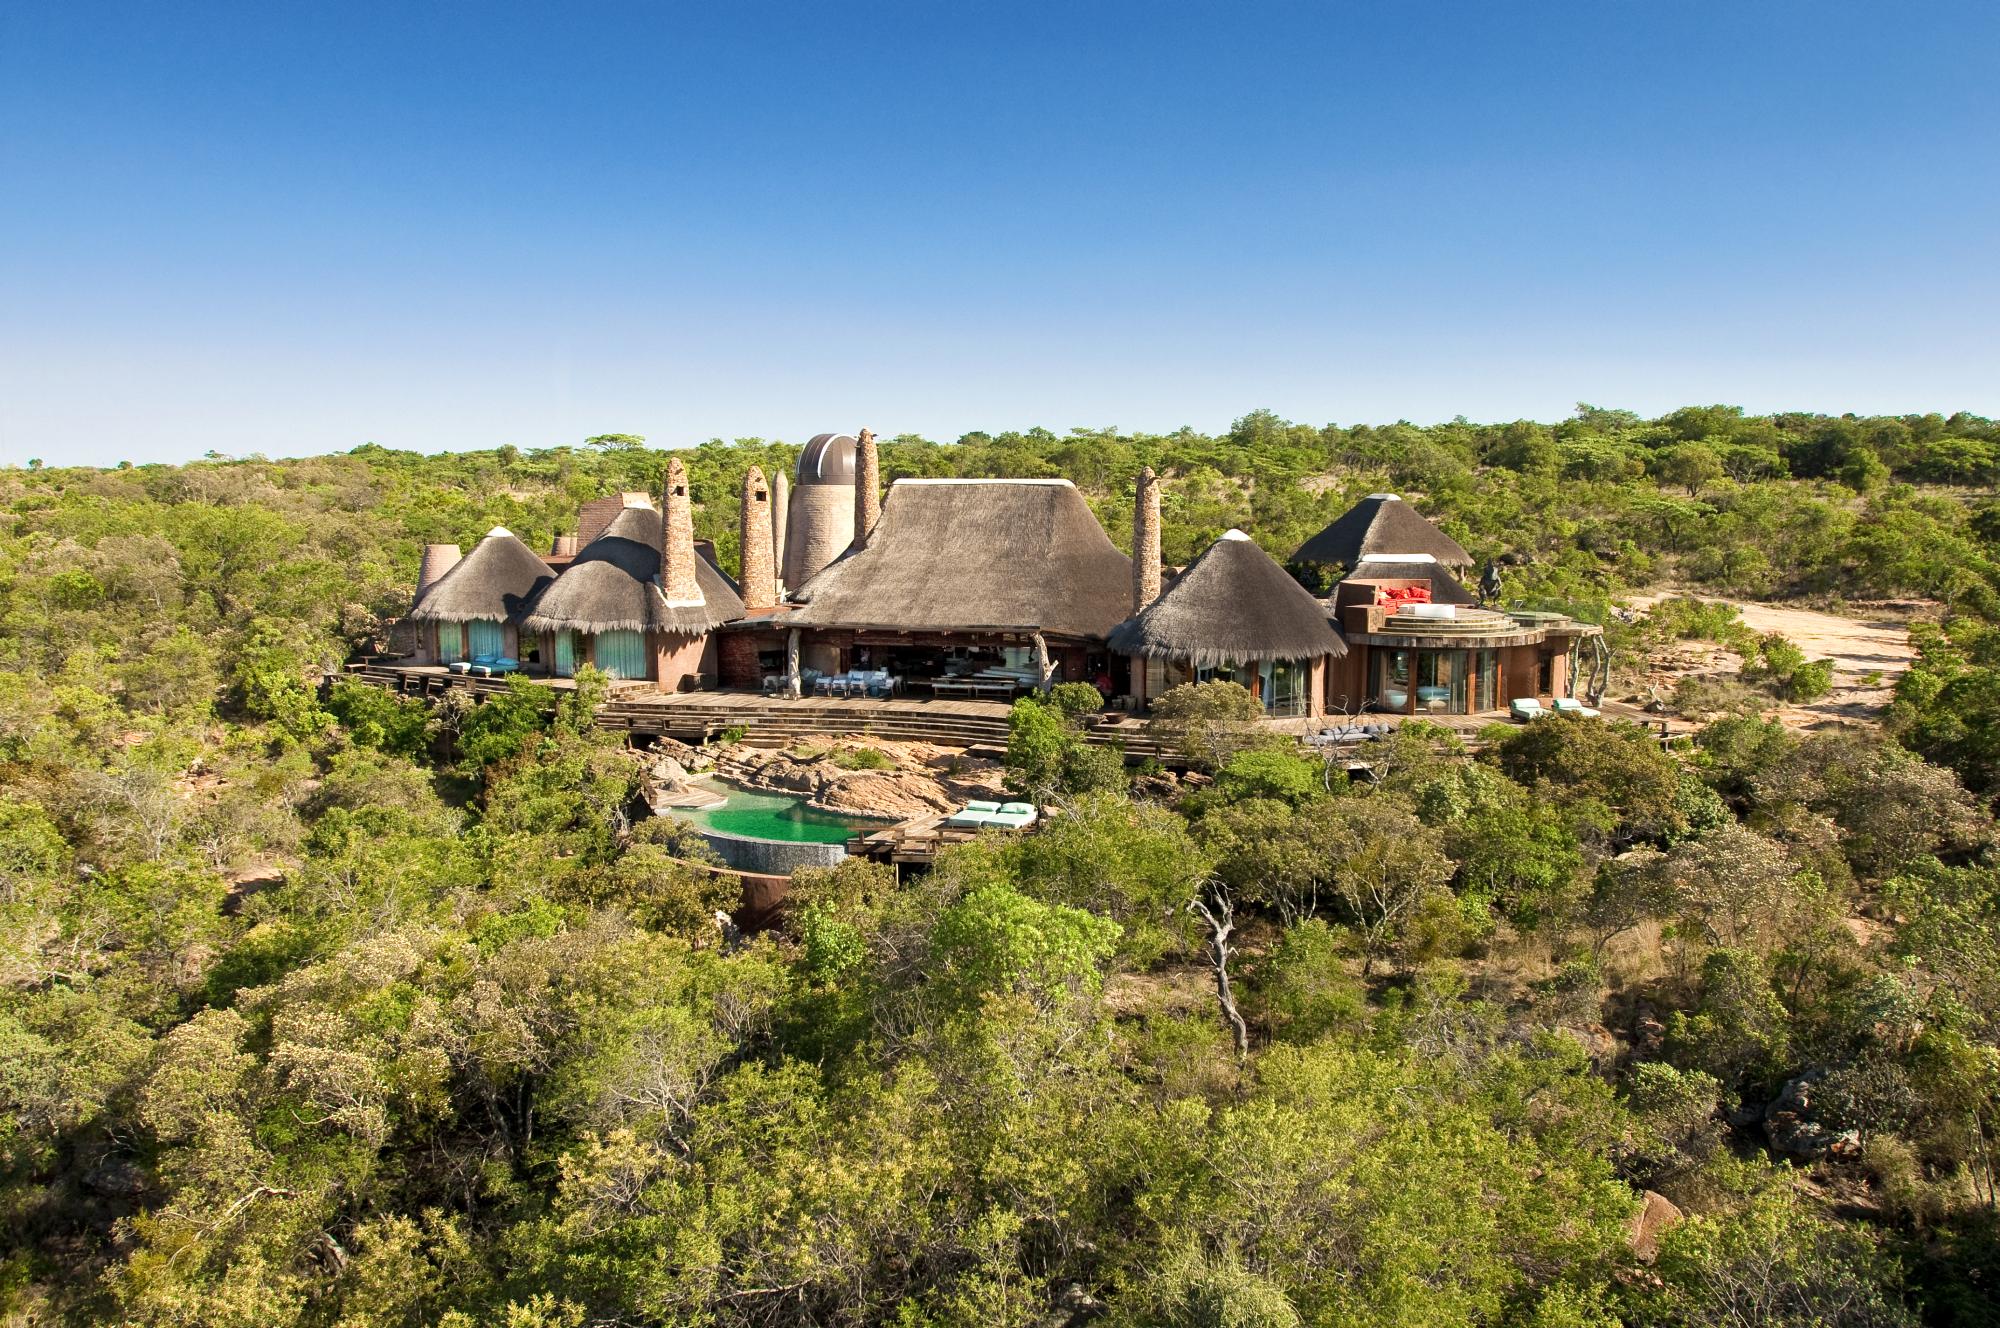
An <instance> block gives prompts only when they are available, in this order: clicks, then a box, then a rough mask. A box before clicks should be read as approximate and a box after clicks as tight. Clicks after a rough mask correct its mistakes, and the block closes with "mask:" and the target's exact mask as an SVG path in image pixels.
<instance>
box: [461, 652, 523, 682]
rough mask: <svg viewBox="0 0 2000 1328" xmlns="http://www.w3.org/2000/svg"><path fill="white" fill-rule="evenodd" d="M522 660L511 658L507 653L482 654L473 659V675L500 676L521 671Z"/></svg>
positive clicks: (480, 676) (483, 676) (478, 676)
mask: <svg viewBox="0 0 2000 1328" xmlns="http://www.w3.org/2000/svg"><path fill="white" fill-rule="evenodd" d="M520 668H521V661H520V660H518V659H509V658H507V657H506V656H505V655H481V656H480V657H479V658H477V659H475V660H473V661H472V675H473V676H474V677H475V678H498V677H502V676H504V675H506V674H509V673H517V672H519V671H520Z"/></svg>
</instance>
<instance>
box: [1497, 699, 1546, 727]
mask: <svg viewBox="0 0 2000 1328" xmlns="http://www.w3.org/2000/svg"><path fill="white" fill-rule="evenodd" d="M1507 713H1508V714H1510V715H1512V716H1513V717H1514V718H1516V719H1518V720H1521V721H1522V722H1523V723H1525V722H1526V721H1528V720H1531V719H1540V718H1541V717H1542V716H1543V715H1546V714H1548V713H1549V712H1548V711H1546V710H1544V709H1542V703H1541V702H1540V701H1537V700H1536V699H1535V698H1534V697H1532V696H1523V697H1518V698H1516V699H1515V700H1512V701H1509V702H1508V703H1507Z"/></svg>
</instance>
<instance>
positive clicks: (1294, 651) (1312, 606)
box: [1110, 530, 1347, 715]
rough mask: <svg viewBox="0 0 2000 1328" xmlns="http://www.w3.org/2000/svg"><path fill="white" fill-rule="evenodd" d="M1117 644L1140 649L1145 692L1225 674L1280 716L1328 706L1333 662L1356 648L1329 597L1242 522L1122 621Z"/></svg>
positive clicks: (1133, 651) (1138, 673) (1126, 650)
mask: <svg viewBox="0 0 2000 1328" xmlns="http://www.w3.org/2000/svg"><path fill="white" fill-rule="evenodd" d="M1110 643H1111V648H1112V649H1113V650H1115V651H1117V652H1118V653H1120V654H1123V655H1130V656H1132V657H1133V659H1134V661H1135V666H1134V669H1133V673H1134V676H1135V680H1136V679H1137V678H1139V677H1143V678H1144V679H1145V686H1144V689H1143V692H1142V693H1141V699H1145V698H1150V697H1155V696H1158V695H1159V694H1160V693H1161V692H1163V691H1165V690H1166V689H1167V688H1169V687H1173V686H1176V685H1178V684H1180V683H1184V682H1207V681H1211V680H1216V679H1220V680H1225V681H1233V682H1238V683H1241V684H1242V685H1243V686H1244V687H1247V688H1248V689H1249V690H1250V692H1251V693H1252V694H1253V695H1255V696H1256V697H1257V698H1258V699H1259V700H1260V701H1262V702H1263V704H1264V709H1265V711H1266V712H1267V713H1269V714H1273V715H1317V714H1319V713H1320V710H1321V696H1322V694H1323V691H1324V678H1325V668H1326V661H1327V660H1329V659H1338V658H1339V657H1341V656H1342V655H1345V654H1346V653H1347V643H1346V642H1344V641H1342V640H1341V639H1340V636H1339V634H1338V633H1337V632H1335V631H1334V630H1333V628H1332V627H1331V626H1330V625H1328V623H1327V617H1326V605H1325V604H1323V603H1321V602H1320V601H1319V600H1317V599H1314V598H1313V596H1312V595H1311V593H1310V592H1308V591H1307V590H1306V589H1305V587H1303V586H1301V585H1300V584H1299V583H1298V582H1296V581H1294V580H1293V579H1292V577H1291V574H1290V573H1288V572H1286V571H1285V569H1284V568H1282V567H1280V566H1278V564H1277V563H1276V562H1275V561H1274V560H1273V559H1272V557H1271V555H1269V554H1268V553H1265V552H1264V551H1263V550H1262V549H1260V548H1258V547H1257V545H1256V544H1255V543H1254V542H1253V541H1252V540H1251V538H1250V537H1249V536H1248V535H1246V534H1244V533H1243V532H1242V531H1240V530H1232V531H1230V532H1228V533H1227V534H1225V535H1224V536H1223V537H1222V538H1221V539H1219V540H1217V541H1216V542H1215V543H1213V544H1211V545H1209V546H1208V549H1207V551H1206V552H1204V553H1203V554H1202V555H1201V557H1199V558H1197V559H1195V560H1194V562H1193V563H1191V564H1189V565H1188V568H1187V570H1186V571H1184V572H1182V573H1181V574H1180V576H1179V577H1178V578H1176V579H1175V581H1174V583H1173V584H1172V585H1170V586H1168V587H1167V588H1166V589H1165V590H1164V591H1162V592H1161V593H1160V596H1159V598H1157V599H1155V600H1154V601H1153V602H1152V603H1150V604H1148V605H1147V606H1146V607H1145V608H1144V609H1142V610H1140V611H1139V612H1138V613H1137V614H1135V615H1134V616H1133V617H1130V618H1127V619H1126V620H1125V621H1124V622H1122V623H1120V624H1118V626H1117V627H1115V628H1113V629H1112V631H1111V637H1110ZM1134 691H1135V692H1139V691H1140V689H1139V688H1136V687H1135V688H1134Z"/></svg>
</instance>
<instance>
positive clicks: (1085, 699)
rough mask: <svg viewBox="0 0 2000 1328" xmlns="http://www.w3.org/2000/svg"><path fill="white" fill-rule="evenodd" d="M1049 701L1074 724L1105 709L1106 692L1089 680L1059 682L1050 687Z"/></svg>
mask: <svg viewBox="0 0 2000 1328" xmlns="http://www.w3.org/2000/svg"><path fill="white" fill-rule="evenodd" d="M1048 703H1049V704H1050V705H1052V706H1054V707H1055V708H1056V709H1057V710H1059V711H1061V712H1062V716H1063V718H1064V719H1065V720H1067V721H1069V723H1071V724H1072V725H1074V724H1077V723H1080V722H1081V721H1082V720H1083V717H1084V716H1085V715H1094V714H1096V713H1097V712H1098V711H1100V710H1102V709H1104V693H1102V692H1100V691H1098V690H1097V689H1096V688H1095V687H1093V686H1091V685H1090V684H1089V683H1087V682H1065V683H1058V684H1056V686H1055V687H1053V688H1052V689H1050V691H1049V699H1048Z"/></svg>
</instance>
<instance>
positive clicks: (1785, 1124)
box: [1764, 1066, 1861, 1162]
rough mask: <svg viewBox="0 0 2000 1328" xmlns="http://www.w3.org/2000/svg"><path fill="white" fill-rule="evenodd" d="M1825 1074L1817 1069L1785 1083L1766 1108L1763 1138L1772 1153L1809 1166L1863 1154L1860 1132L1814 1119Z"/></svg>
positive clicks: (1822, 1070)
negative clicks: (1813, 1163)
mask: <svg viewBox="0 0 2000 1328" xmlns="http://www.w3.org/2000/svg"><path fill="white" fill-rule="evenodd" d="M1826 1073H1827V1072H1826V1070H1825V1068H1824V1067H1820V1066H1816V1067H1814V1068H1813V1069H1810V1070H1807V1071H1806V1072H1805V1073H1803V1074H1801V1075H1799V1076H1797V1077H1796V1078H1793V1079H1788V1080H1786V1081H1785V1086H1784V1088H1783V1089H1782V1090H1780V1091H1779V1093H1778V1096H1777V1097H1776V1098H1775V1099H1773V1100H1772V1102H1771V1104H1770V1105H1769V1106H1767V1107H1765V1108H1764V1138H1765V1139H1766V1140H1767V1141H1769V1143H1770V1145H1771V1147H1772V1149H1774V1150H1775V1151H1777V1152H1779V1153H1782V1154H1783V1155H1785V1156H1786V1157H1795V1158H1799V1159H1802V1160H1804V1161H1808V1162H1813V1161H1817V1160H1819V1159H1820V1158H1823V1157H1828V1156H1833V1157H1852V1156H1854V1155H1855V1154H1857V1153H1859V1152H1860V1151H1861V1136H1860V1134H1859V1133H1858V1132H1857V1131H1854V1130H1836V1129H1834V1128H1832V1127H1831V1126H1829V1125H1827V1124H1825V1123H1824V1122H1822V1121H1818V1120H1815V1119H1813V1103H1814V1100H1815V1099H1816V1097H1817V1096H1818V1090H1819V1084H1820V1081H1821V1080H1823V1079H1825V1078H1826Z"/></svg>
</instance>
